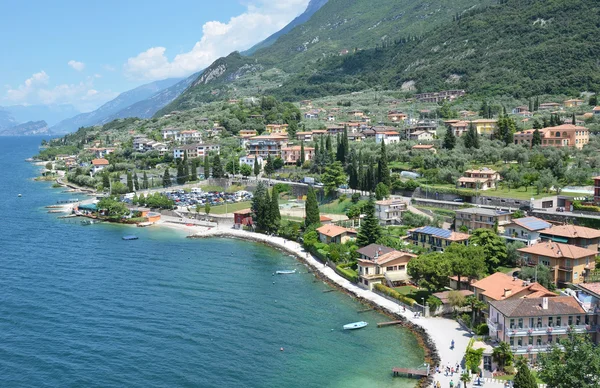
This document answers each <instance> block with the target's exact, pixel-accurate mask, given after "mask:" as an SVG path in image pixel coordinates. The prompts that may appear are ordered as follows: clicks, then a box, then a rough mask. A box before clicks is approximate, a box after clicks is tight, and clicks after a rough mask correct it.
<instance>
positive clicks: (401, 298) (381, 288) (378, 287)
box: [375, 283, 417, 307]
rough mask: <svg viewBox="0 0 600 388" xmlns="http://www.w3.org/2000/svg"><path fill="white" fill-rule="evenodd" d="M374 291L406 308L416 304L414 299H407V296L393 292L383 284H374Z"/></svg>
mask: <svg viewBox="0 0 600 388" xmlns="http://www.w3.org/2000/svg"><path fill="white" fill-rule="evenodd" d="M375 289H376V290H377V291H379V292H381V293H383V294H385V295H387V296H389V297H391V298H394V299H396V300H398V301H400V302H402V303H404V304H406V305H408V306H411V307H412V306H413V305H414V304H415V303H417V301H415V300H414V299H412V298H409V297H408V296H405V295H402V294H401V293H399V292H398V291H396V290H394V289H393V288H389V287H386V286H384V285H383V284H379V283H375Z"/></svg>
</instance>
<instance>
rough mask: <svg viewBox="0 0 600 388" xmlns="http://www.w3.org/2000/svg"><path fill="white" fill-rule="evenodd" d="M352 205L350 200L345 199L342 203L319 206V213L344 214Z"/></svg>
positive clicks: (333, 202) (334, 202)
mask: <svg viewBox="0 0 600 388" xmlns="http://www.w3.org/2000/svg"><path fill="white" fill-rule="evenodd" d="M359 203H360V202H359ZM352 205H353V203H352V201H351V200H350V199H346V200H344V201H341V202H340V201H338V200H335V201H332V202H329V203H326V204H323V205H320V206H319V211H320V212H321V214H323V213H325V214H346V210H348V208H350V206H352Z"/></svg>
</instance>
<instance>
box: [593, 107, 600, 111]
mask: <svg viewBox="0 0 600 388" xmlns="http://www.w3.org/2000/svg"><path fill="white" fill-rule="evenodd" d="M592 110H593V111H594V112H598V111H600V106H595V107H594V109H592Z"/></svg>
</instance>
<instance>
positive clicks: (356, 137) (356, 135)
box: [348, 132, 365, 141]
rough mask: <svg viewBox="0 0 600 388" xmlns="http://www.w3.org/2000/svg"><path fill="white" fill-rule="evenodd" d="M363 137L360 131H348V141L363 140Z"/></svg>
mask: <svg viewBox="0 0 600 388" xmlns="http://www.w3.org/2000/svg"><path fill="white" fill-rule="evenodd" d="M364 138H365V135H363V134H362V133H358V132H357V133H350V132H348V141H363V140H364Z"/></svg>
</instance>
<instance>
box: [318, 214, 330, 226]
mask: <svg viewBox="0 0 600 388" xmlns="http://www.w3.org/2000/svg"><path fill="white" fill-rule="evenodd" d="M319 221H320V222H321V225H331V224H333V219H332V218H329V217H327V216H324V215H321V216H319Z"/></svg>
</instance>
